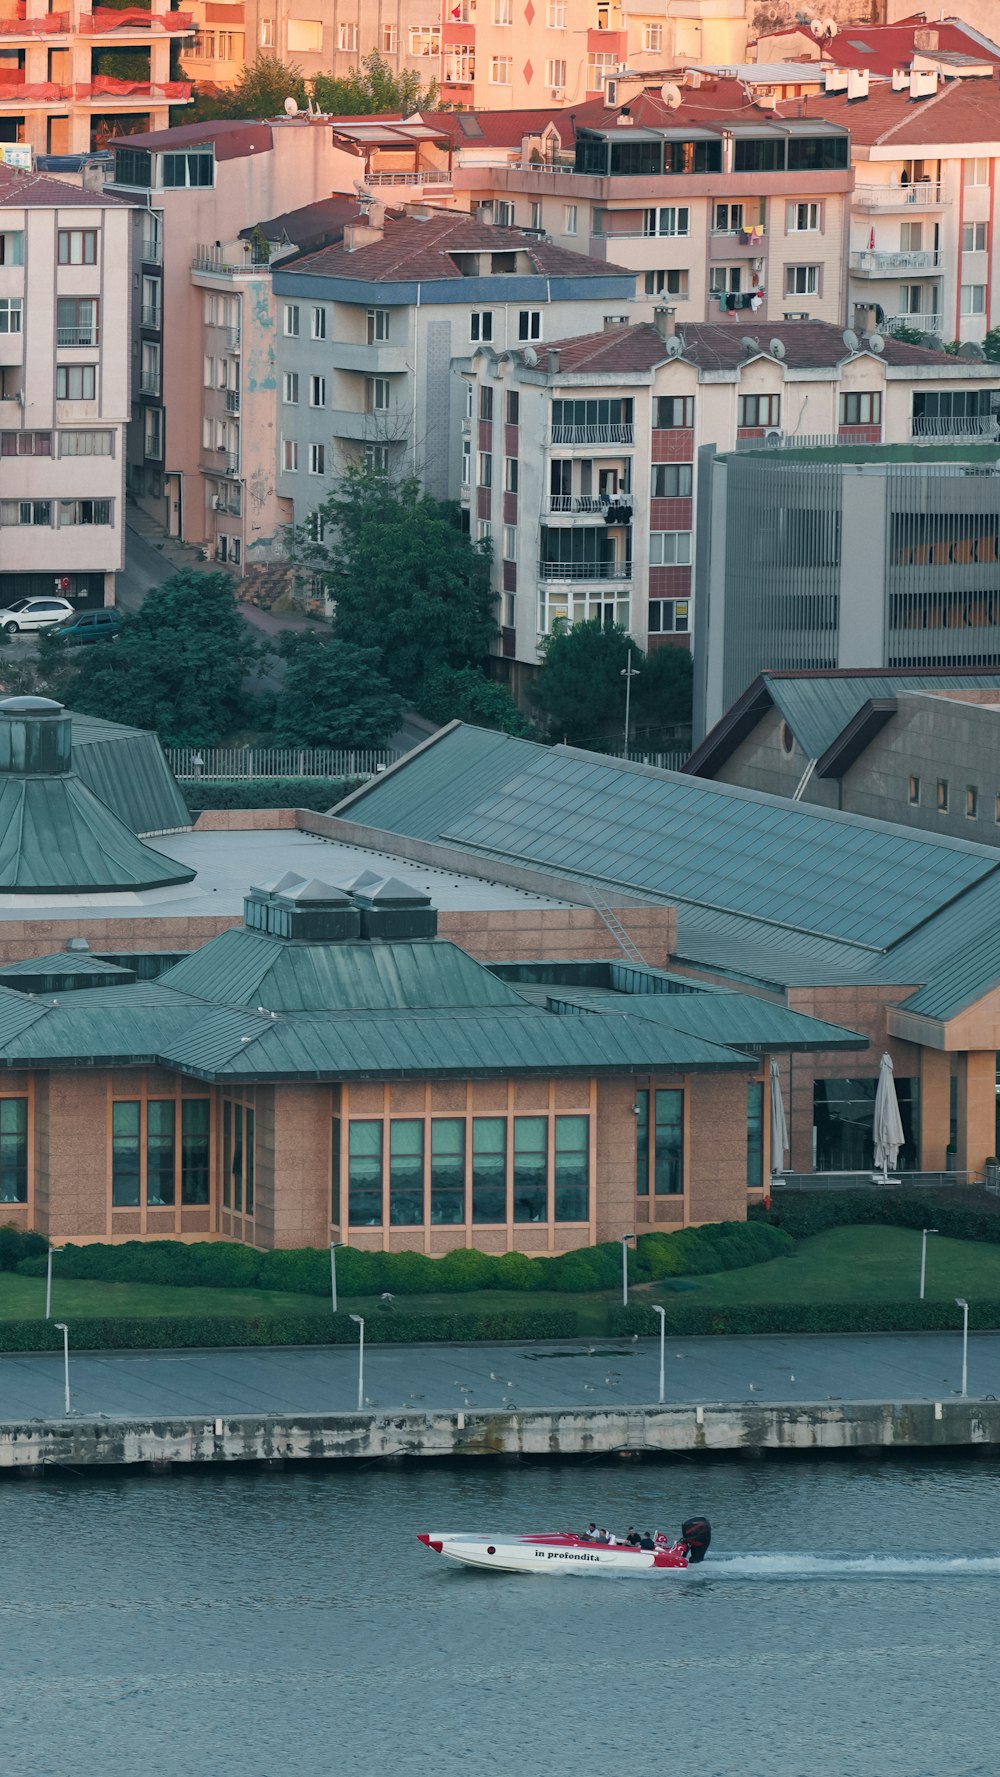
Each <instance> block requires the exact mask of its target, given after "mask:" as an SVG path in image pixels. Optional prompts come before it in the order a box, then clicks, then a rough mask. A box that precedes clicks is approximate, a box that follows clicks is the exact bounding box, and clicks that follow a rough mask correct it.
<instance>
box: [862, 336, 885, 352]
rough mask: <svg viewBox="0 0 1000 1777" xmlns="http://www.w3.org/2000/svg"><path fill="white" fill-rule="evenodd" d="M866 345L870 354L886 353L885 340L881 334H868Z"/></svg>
mask: <svg viewBox="0 0 1000 1777" xmlns="http://www.w3.org/2000/svg"><path fill="white" fill-rule="evenodd" d="M865 345H866V346H867V347H868V350H869V351H870V352H876V353H878V352H884V351H885V340H884V339H883V338H882V335H881V333H866V334H865Z"/></svg>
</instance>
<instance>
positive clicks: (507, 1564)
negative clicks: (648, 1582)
mask: <svg viewBox="0 0 1000 1777" xmlns="http://www.w3.org/2000/svg"><path fill="white" fill-rule="evenodd" d="M418 1540H419V1541H420V1542H422V1543H423V1544H424V1545H425V1546H426V1547H427V1548H429V1549H433V1550H434V1551H435V1552H436V1553H437V1554H439V1555H443V1556H444V1557H445V1559H446V1560H448V1561H456V1562H459V1563H460V1564H461V1565H462V1566H463V1567H481V1568H487V1569H490V1570H492V1571H493V1572H494V1573H549V1574H552V1573H640V1572H643V1571H649V1572H662V1573H670V1572H675V1573H676V1572H683V1570H684V1569H685V1568H686V1567H687V1565H688V1561H687V1556H686V1553H685V1552H684V1551H682V1550H680V1549H676V1548H672V1547H666V1546H663V1547H660V1548H657V1549H655V1550H654V1549H637V1548H633V1547H630V1546H628V1545H627V1544H621V1543H620V1544H615V1545H613V1546H612V1545H609V1544H607V1543H591V1542H586V1541H584V1539H583V1538H582V1537H573V1536H560V1535H551V1536H548V1535H538V1536H474V1535H467V1534H463V1533H455V1532H447V1531H442V1532H427V1533H426V1534H424V1535H422V1536H421V1537H420V1538H419V1539H418Z"/></svg>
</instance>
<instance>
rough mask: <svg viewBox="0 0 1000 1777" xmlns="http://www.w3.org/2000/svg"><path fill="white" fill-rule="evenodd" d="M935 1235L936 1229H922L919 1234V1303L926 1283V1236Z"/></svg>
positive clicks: (922, 1297)
mask: <svg viewBox="0 0 1000 1777" xmlns="http://www.w3.org/2000/svg"><path fill="white" fill-rule="evenodd" d="M936 1233H937V1229H936V1228H924V1229H923V1230H922V1233H921V1241H920V1300H921V1302H922V1301H923V1299H924V1284H925V1283H926V1281H927V1236H928V1234H936Z"/></svg>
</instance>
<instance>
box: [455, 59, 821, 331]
mask: <svg viewBox="0 0 1000 1777" xmlns="http://www.w3.org/2000/svg"><path fill="white" fill-rule="evenodd" d="M690 78H691V79H694V80H697V81H698V82H699V84H697V85H693V86H687V85H686V86H684V87H683V88H682V87H680V86H674V87H671V86H669V85H667V86H665V87H664V92H665V93H666V94H667V97H666V98H664V97H663V95H662V94H661V92H660V91H659V90H658V89H657V90H656V91H655V92H654V91H647V90H642V91H640V92H638V93H637V95H636V96H635V97H634V98H633V99H631V100H630V101H629V102H628V103H627V104H622V105H618V106H616V107H609V106H607V105H605V104H603V103H600V104H596V105H592V106H589V107H587V108H585V109H583V110H580V111H577V112H576V113H575V114H574V117H573V118H572V119H570V118H568V117H563V116H556V117H553V118H551V119H549V120H548V122H547V123H546V124H545V125H542V124H541V122H540V120H536V119H534V118H532V119H530V120H529V119H525V123H526V125H527V127H526V129H525V131H524V135H523V139H522V143H521V146H520V149H518V148H517V146H508V147H502V146H500V145H498V147H497V150H496V151H495V152H494V153H493V154H492V156H491V163H492V164H484V160H485V156H484V155H483V153H482V150H481V149H480V148H479V145H478V142H477V141H476V139H475V138H473V139H472V140H471V141H462V140H461V136H462V133H463V132H464V131H466V130H467V129H468V120H464V119H462V118H461V117H459V118H458V119H457V123H456V126H455V128H456V138H457V145H456V152H455V155H454V159H453V166H452V177H453V182H454V185H455V189H456V191H458V192H459V193H460V196H461V198H462V201H464V202H466V203H467V204H468V206H469V208H470V210H471V211H472V213H473V214H479V215H483V216H486V217H489V216H492V217H493V218H494V220H500V219H504V220H507V221H511V220H513V221H515V222H518V223H521V224H522V226H530V227H533V228H541V229H544V230H545V231H546V232H547V233H548V234H550V235H551V237H552V239H553V240H554V241H557V242H559V244H560V245H564V246H568V247H577V248H580V249H582V250H583V251H584V252H587V253H590V254H591V255H592V256H594V257H601V256H602V255H606V256H607V257H608V258H609V259H613V260H615V261H616V262H617V263H618V264H621V265H627V266H628V267H629V268H630V269H631V270H633V271H635V272H636V273H638V274H639V282H638V292H637V294H638V297H639V299H640V300H642V299H645V300H646V301H647V302H648V304H649V306H648V308H647V310H646V317H647V318H649V317H651V315H652V309H653V306H654V304H655V303H656V302H663V301H669V303H670V305H671V306H672V307H675V308H676V310H677V314H678V318H679V319H680V320H682V321H689V320H690V321H696V322H702V321H707V320H712V319H715V318H719V317H721V316H727V315H728V316H734V315H736V314H738V312H740V311H743V310H747V311H751V312H752V313H753V314H755V315H757V316H759V318H760V319H761V320H762V321H765V322H770V321H781V320H782V319H785V318H787V317H788V316H789V315H804V316H806V317H808V318H809V319H812V320H821V321H839V322H841V324H843V320H844V318H845V313H846V296H847V292H846V282H845V263H846V252H847V233H848V225H849V216H850V188H851V184H852V174H851V170H850V157H849V141H850V137H849V131H848V129H847V128H846V127H845V125H844V124H843V123H842V122H837V123H829V122H827V121H826V119H825V118H824V117H822V116H817V117H809V118H806V117H799V116H781V117H779V116H777V115H776V114H775V113H774V112H773V111H770V110H768V109H766V108H763V107H761V106H755V105H753V104H752V103H748V100H747V95H746V93H745V92H744V91H743V90H742V88H741V87H740V85H739V83H738V82H737V81H734V80H720V79H717V78H716V77H714V76H702V75H700V74H696V75H692V76H691V77H690ZM477 121H478V120H477ZM482 121H483V125H485V120H482Z"/></svg>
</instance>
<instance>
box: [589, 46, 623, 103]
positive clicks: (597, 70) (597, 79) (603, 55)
mask: <svg viewBox="0 0 1000 1777" xmlns="http://www.w3.org/2000/svg"><path fill="white" fill-rule="evenodd" d="M617 66H618V57H617V56H616V55H615V54H614V52H613V51H612V52H608V51H605V50H603V49H602V50H592V51H591V53H590V55H589V56H588V57H587V91H588V92H592V93H595V92H600V91H601V88H602V87H603V86H605V85H606V83H607V82H608V81H609V80H611V79H613V77H614V72H615V69H616V68H617Z"/></svg>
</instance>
